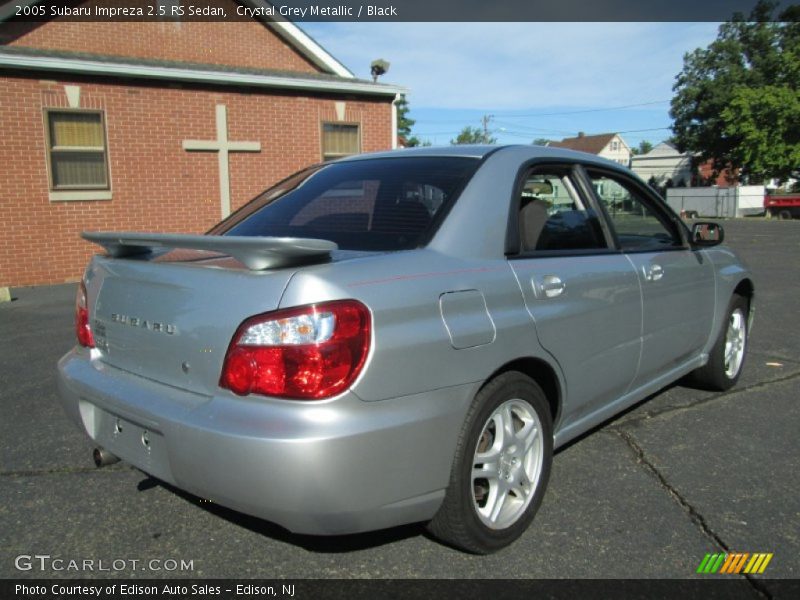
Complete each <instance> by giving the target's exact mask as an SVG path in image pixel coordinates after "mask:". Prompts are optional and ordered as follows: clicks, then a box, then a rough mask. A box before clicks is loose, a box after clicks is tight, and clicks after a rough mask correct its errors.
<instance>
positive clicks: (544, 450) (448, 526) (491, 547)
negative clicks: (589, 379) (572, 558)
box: [428, 371, 553, 554]
mask: <svg viewBox="0 0 800 600" xmlns="http://www.w3.org/2000/svg"><path fill="white" fill-rule="evenodd" d="M506 408H507V409H508V411H509V412H508V413H506V412H505V410H503V409H506ZM501 413H502V414H508V415H510V416H511V419H510V422H511V423H512V428H514V433H515V435H514V436H512V437H509V438H508V442H510V443H511V444H510V445H509V446H506V445H504V444H505V443H506V440H505V436H504V435H503V434H501V435H500V436H497V435H495V434H493V433H492V432H493V431H494V430H495V428H496V424H497V423H498V422H509V419H508V418H505V417H502V416H498V415H500V414H501ZM534 414H535V419H534V418H533V415H534ZM497 419H500V421H498V420H497ZM518 426H519V429H516V427H518ZM524 427H530V434H529V435H528V437H530V439H531V440H532V441H531V442H530V445H529V447H530V448H532V449H533V450H530V449H529V450H527V451H526V450H525V447H527V446H528V444H527V443H526V442H524V441H523V440H522V439H521V438H518V437H516V434H519V433H520V432H522V431H523V429H524ZM534 429H536V430H538V431H537V432H536V433H534ZM495 433H496V432H495ZM481 446H483V449H484V451H486V452H489V453H491V452H494V451H495V449H496V448H499V447H501V446H502V447H503V453H500V452H499V451H498V458H497V460H496V461H487V462H485V463H476V462H475V461H476V460H477V459H478V458H479V457H478V456H477V453H478V452H479V451H480V450H481ZM487 446H490V447H489V448H487ZM534 446H535V448H534ZM515 448H516V449H515ZM552 461H553V425H552V416H551V414H550V407H549V405H548V403H547V398H546V397H545V395H544V392H543V391H542V389H541V388H540V387H539V386H538V385H537V384H536V382H534V381H533V380H532V379H530V378H529V377H527V376H525V375H523V374H522V373H519V372H517V371H509V372H506V373H503V374H501V375H499V376H497V377H496V378H494V379H493V380H491V381H490V382H489V383H487V384H486V385H485V386H484V387H483V388H481V390H480V391H479V392H478V394H477V395H476V396H475V399H474V400H473V402H472V405H471V406H470V408H469V411H468V412H467V417H466V420H465V423H464V427H463V429H462V431H461V435H460V436H459V440H458V446H457V447H456V453H455V457H454V459H453V467H452V470H451V473H450V484H449V486H448V488H447V492H446V494H445V499H444V502H443V503H442V506H441V508H440V509H439V512H437V513H436V516H434V518H433V520H432V521H431V522H430V523H429V524H428V530H429V531H430V532H431V533H432V534H433V535H434V536H435V537H437V538H438V539H440V540H442V541H443V542H445V543H447V544H449V545H451V546H454V547H456V548H459V549H461V550H465V551H467V552H471V553H474V554H489V553H491V552H495V551H497V550H499V549H501V548H503V547H505V546H508V545H509V544H511V543H512V542H513V541H514V540H516V539H517V538H518V537H519V536H520V535H522V533H523V532H524V531H525V530H526V529H527V528H528V525H530V523H531V521H532V520H533V517H534V515H535V514H536V511H537V510H538V509H539V506H540V505H541V503H542V498H543V497H544V492H545V488H546V487H547V481H548V479H549V478H550V467H551V465H552ZM477 465H480V466H481V467H482V468H489V467H490V466H496V467H497V475H498V476H497V477H489V478H477V479H475V480H473V469H474V468H475V467H476V466H477ZM503 474H505V476H503ZM484 481H485V485H484ZM490 481H492V482H494V484H492V483H490ZM492 485H494V487H492ZM514 486H515V487H514ZM506 487H508V491H507V495H506V496H505V498H506V499H505V500H501V501H500V502H499V505H500V510H499V514H498V516H497V517H496V522H495V523H494V524H493V526H489V525H487V522H488V521H489V520H490V519H491V515H486V514H483V515H482V514H481V513H479V511H488V512H492V511H491V508H492V506H490V505H489V502H490V499H492V498H498V497H502V496H499V494H500V493H501V492H500V490H501V488H503V489H505V488H506ZM512 487H514V489H511V488H512ZM482 503H483V504H482ZM497 504H498V503H497V502H494V503H493V505H494V506H496V505H497ZM506 521H508V522H506Z"/></svg>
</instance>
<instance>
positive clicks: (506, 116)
mask: <svg viewBox="0 0 800 600" xmlns="http://www.w3.org/2000/svg"><path fill="white" fill-rule="evenodd" d="M665 102H669V100H653V101H652V102H639V103H638V104H625V105H621V106H607V107H605V108H588V109H585V110H571V111H566V112H554V113H535V114H529V115H514V114H508V113H506V114H503V113H501V116H503V117H505V118H515V119H517V118H519V119H521V118H530V117H560V116H563V115H579V114H583V113H593V112H603V111H607V110H623V109H625V108H637V107H639V106H652V105H654V104H664V103H665Z"/></svg>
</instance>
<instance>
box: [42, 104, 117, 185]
mask: <svg viewBox="0 0 800 600" xmlns="http://www.w3.org/2000/svg"><path fill="white" fill-rule="evenodd" d="M45 118H46V122H47V149H48V154H49V165H50V189H52V190H107V189H108V188H109V185H108V153H107V149H106V132H105V121H104V119H103V113H102V112H99V111H86V110H70V111H60V110H59V111H55V110H50V111H47V113H46V115H45Z"/></svg>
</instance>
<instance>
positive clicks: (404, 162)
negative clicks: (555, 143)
mask: <svg viewBox="0 0 800 600" xmlns="http://www.w3.org/2000/svg"><path fill="white" fill-rule="evenodd" d="M478 162H479V161H478V159H476V158H464V157H433V156H425V157H421V156H420V157H398V158H383V159H367V160H357V161H345V162H340V163H331V164H324V165H319V166H317V167H312V168H311V169H307V170H305V171H302V172H300V173H298V174H296V175H294V176H292V177H290V178H288V179H286V180H284V181H282V182H281V183H279V184H278V185H276V186H275V187H273V188H270V189H269V190H267V191H266V192H264V193H263V194H260V195H259V196H257V197H256V198H255V199H253V200H252V201H251V202H249V203H248V204H247V205H245V206H244V207H242V208H241V209H240V210H239V211H237V212H236V213H234V214H233V215H231V216H230V217H229V218H228V219H226V220H225V221H223V222H222V223H220V224H219V225H217V226H216V227H215V228H214V229H212V230H211V231H210V232H209V233H211V234H218V235H243V236H293V237H306V238H320V239H326V240H331V241H333V242H336V243H337V244H338V245H339V247H340V248H342V249H345V250H407V249H411V248H417V247H419V246H421V245H423V244H425V243H426V242H427V240H428V239H429V237H430V235H431V233H432V232H433V230H434V228H435V227H437V226H438V223H439V221H440V220H441V217H442V216H443V215H444V214H446V212H447V210H448V209H449V207H450V205H451V204H452V202H453V201H454V200H455V198H456V196H457V195H458V193H459V192H460V191H461V190H462V189H463V187H464V185H465V184H466V183H467V181H468V180H469V178H470V177H471V176H472V174H473V173H474V171H475V169H476V168H477V166H478Z"/></svg>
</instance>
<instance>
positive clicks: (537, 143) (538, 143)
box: [531, 138, 550, 146]
mask: <svg viewBox="0 0 800 600" xmlns="http://www.w3.org/2000/svg"><path fill="white" fill-rule="evenodd" d="M531 143H532V144H533V145H534V146H547V144H549V143H550V140H548V139H547V138H536V139H535V140H533V142H531Z"/></svg>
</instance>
